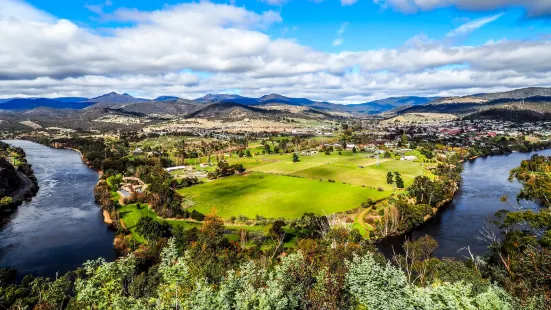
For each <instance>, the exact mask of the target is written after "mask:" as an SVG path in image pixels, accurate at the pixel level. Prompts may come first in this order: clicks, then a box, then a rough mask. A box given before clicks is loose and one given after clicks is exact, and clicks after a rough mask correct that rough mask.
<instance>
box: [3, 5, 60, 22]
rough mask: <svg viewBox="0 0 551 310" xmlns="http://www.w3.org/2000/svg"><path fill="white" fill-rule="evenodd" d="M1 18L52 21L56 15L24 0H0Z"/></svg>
mask: <svg viewBox="0 0 551 310" xmlns="http://www.w3.org/2000/svg"><path fill="white" fill-rule="evenodd" d="M0 8H1V9H0V20H1V19H17V20H21V21H36V22H51V21H53V20H54V17H53V16H51V15H50V14H48V13H46V12H44V11H41V10H38V9H36V8H34V7H33V6H31V5H29V4H27V3H26V2H24V1H19V0H0Z"/></svg>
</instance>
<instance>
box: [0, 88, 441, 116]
mask: <svg viewBox="0 0 551 310" xmlns="http://www.w3.org/2000/svg"><path fill="white" fill-rule="evenodd" d="M433 99H436V98H429V97H392V98H386V99H381V100H376V101H372V102H366V103H362V104H349V105H343V104H334V103H330V102H325V101H323V102H322V101H313V100H310V99H307V98H291V97H285V96H282V95H278V94H270V95H265V96H262V97H260V98H251V97H243V96H239V95H231V94H208V95H206V96H204V97H201V98H197V99H195V100H184V99H180V98H179V97H175V96H160V97H157V98H155V99H153V100H150V99H144V98H136V97H133V96H131V95H129V94H126V93H124V94H119V93H116V92H111V93H108V94H105V95H101V96H98V97H95V98H83V97H60V98H53V99H47V98H9V99H0V109H1V110H31V109H35V108H37V107H44V108H53V109H84V108H88V107H90V106H95V107H103V108H121V107H123V106H125V105H128V104H136V103H145V102H150V103H151V102H176V101H178V100H180V101H185V102H186V103H195V104H206V105H208V104H213V103H237V104H241V105H245V106H262V105H267V104H286V105H292V106H305V107H310V108H312V109H317V110H320V111H332V112H342V113H354V114H358V113H359V114H377V113H381V112H385V111H388V110H391V109H394V108H397V107H403V106H404V105H407V106H413V105H419V104H424V103H427V102H430V101H432V100H433Z"/></svg>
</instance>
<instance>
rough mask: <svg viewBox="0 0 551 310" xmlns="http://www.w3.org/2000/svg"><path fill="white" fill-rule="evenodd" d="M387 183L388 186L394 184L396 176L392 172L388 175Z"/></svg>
mask: <svg viewBox="0 0 551 310" xmlns="http://www.w3.org/2000/svg"><path fill="white" fill-rule="evenodd" d="M386 183H387V184H393V183H394V175H393V174H392V172H390V171H389V172H388V173H387V174H386Z"/></svg>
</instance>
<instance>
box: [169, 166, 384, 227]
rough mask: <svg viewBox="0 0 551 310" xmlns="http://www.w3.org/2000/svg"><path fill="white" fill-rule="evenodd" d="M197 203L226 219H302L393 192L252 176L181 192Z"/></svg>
mask: <svg viewBox="0 0 551 310" xmlns="http://www.w3.org/2000/svg"><path fill="white" fill-rule="evenodd" d="M178 193H179V194H181V195H184V196H185V197H187V198H190V199H192V200H193V201H194V202H195V206H194V207H193V209H196V210H197V211H199V212H202V213H209V212H210V211H211V209H212V208H216V211H217V214H218V215H219V216H221V217H223V218H230V217H232V216H238V215H244V216H247V217H249V218H254V217H255V216H256V215H261V216H264V217H269V218H279V217H283V218H287V219H291V218H298V217H301V216H302V215H303V214H304V213H309V212H312V213H316V214H324V212H325V213H326V214H331V213H336V212H342V211H346V210H350V209H354V208H357V207H359V206H360V204H361V203H362V202H363V201H365V199H366V198H368V197H371V198H373V199H382V198H384V197H385V196H388V195H390V194H391V193H390V192H378V191H377V190H375V189H370V188H364V187H361V186H356V185H347V184H342V183H330V182H327V181H324V182H320V181H316V180H309V179H305V178H296V177H290V176H280V175H271V174H264V173H250V174H246V175H236V176H232V177H227V178H223V179H219V180H216V181H212V182H207V183H203V184H200V185H197V186H193V187H190V188H185V189H181V190H179V191H178Z"/></svg>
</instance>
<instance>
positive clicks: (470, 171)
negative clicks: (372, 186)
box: [376, 148, 551, 259]
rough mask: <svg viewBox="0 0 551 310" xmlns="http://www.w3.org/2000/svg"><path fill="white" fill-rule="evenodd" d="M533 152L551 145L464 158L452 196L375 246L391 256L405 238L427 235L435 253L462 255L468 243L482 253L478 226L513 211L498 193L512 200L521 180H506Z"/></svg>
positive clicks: (549, 152)
mask: <svg viewBox="0 0 551 310" xmlns="http://www.w3.org/2000/svg"><path fill="white" fill-rule="evenodd" d="M536 153H538V154H540V155H541V154H544V155H551V149H550V148H546V149H544V150H539V149H538V150H535V151H532V152H511V153H507V154H496V155H492V156H477V157H476V158H473V159H471V158H466V159H465V160H464V162H463V167H464V171H463V172H462V173H461V182H460V186H459V187H458V189H457V191H456V193H455V194H454V197H453V199H451V200H450V201H449V202H447V203H445V204H443V205H442V206H441V207H440V208H439V211H438V213H436V214H434V215H433V216H432V217H431V218H430V219H427V221H425V222H424V223H423V224H422V225H420V226H418V227H416V228H414V229H412V230H410V231H408V232H406V233H403V234H400V235H394V236H388V237H385V238H382V239H380V240H378V242H377V243H376V246H377V247H378V248H379V250H380V251H381V252H383V253H384V254H385V256H387V257H392V256H393V255H394V253H401V246H402V244H403V242H404V241H406V240H415V239H418V238H420V237H423V236H425V235H429V236H431V237H433V238H434V239H435V240H436V241H437V242H438V243H439V248H438V249H437V250H436V251H435V256H436V257H440V258H441V257H455V258H457V259H463V258H464V255H468V253H467V252H465V251H460V250H461V249H465V248H467V247H469V249H470V251H471V252H472V253H473V255H482V254H484V253H485V252H486V250H487V246H488V244H487V243H486V242H485V241H483V240H482V238H480V232H481V230H483V229H485V228H487V227H488V225H490V224H491V222H492V221H493V220H495V219H496V217H495V214H496V212H498V211H500V210H504V209H505V210H511V211H513V210H512V209H511V207H510V205H508V204H506V203H504V202H502V201H501V197H502V196H508V197H510V199H511V200H513V199H514V197H516V195H517V194H518V193H519V191H520V184H518V183H517V182H509V181H508V177H509V173H510V171H511V169H513V168H515V167H517V166H518V165H519V164H520V163H521V161H522V160H525V159H529V158H530V157H531V156H532V155H533V154H536ZM522 207H523V208H524V209H531V208H535V207H536V206H535V204H533V203H529V202H523V204H522Z"/></svg>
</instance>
